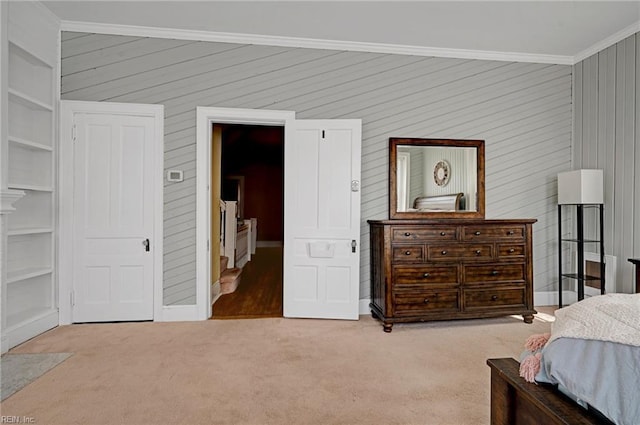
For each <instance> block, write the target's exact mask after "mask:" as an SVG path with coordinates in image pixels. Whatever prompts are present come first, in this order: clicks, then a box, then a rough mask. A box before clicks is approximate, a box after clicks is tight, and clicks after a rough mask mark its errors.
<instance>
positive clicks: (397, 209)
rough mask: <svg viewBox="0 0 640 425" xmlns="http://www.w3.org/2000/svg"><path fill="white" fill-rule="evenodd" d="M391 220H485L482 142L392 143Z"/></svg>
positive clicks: (419, 141)
mask: <svg viewBox="0 0 640 425" xmlns="http://www.w3.org/2000/svg"><path fill="white" fill-rule="evenodd" d="M390 142H391V143H390V147H391V151H390V160H391V161H392V162H391V163H390V180H391V187H390V201H391V202H390V207H391V211H390V216H391V218H427V217H434V218H438V217H440V218H471V217H478V218H483V217H484V142H483V141H481V140H449V139H446V140H441V139H394V138H392V139H390Z"/></svg>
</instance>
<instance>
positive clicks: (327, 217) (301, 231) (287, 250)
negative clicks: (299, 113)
mask: <svg viewBox="0 0 640 425" xmlns="http://www.w3.org/2000/svg"><path fill="white" fill-rule="evenodd" d="M360 150H361V122H360V120H296V121H292V122H290V123H289V122H288V123H287V126H286V137H285V241H284V297H283V298H284V315H285V317H308V318H330V319H357V318H358V308H359V286H360V282H359V262H360V261H359V260H360V254H359V244H360V191H359V181H360ZM352 182H355V184H356V187H355V189H354V190H352ZM352 244H355V247H352Z"/></svg>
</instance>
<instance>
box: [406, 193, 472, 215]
mask: <svg viewBox="0 0 640 425" xmlns="http://www.w3.org/2000/svg"><path fill="white" fill-rule="evenodd" d="M464 208H465V207H464V193H454V194H452V195H438V196H418V197H417V198H416V199H414V201H413V210H410V211H460V210H464Z"/></svg>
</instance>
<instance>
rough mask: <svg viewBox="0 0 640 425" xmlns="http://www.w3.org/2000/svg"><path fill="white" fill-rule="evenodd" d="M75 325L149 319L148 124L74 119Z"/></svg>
mask: <svg viewBox="0 0 640 425" xmlns="http://www.w3.org/2000/svg"><path fill="white" fill-rule="evenodd" d="M74 123H75V125H76V129H77V130H76V133H77V136H76V141H75V142H74V191H73V194H74V229H73V230H74V253H75V255H74V288H73V290H74V294H75V296H74V299H75V303H74V306H73V321H74V322H99V321H122V320H149V319H152V318H153V277H154V276H153V269H154V258H153V254H152V252H151V251H152V250H153V242H154V241H151V243H150V244H149V250H147V248H146V245H145V241H146V240H147V239H152V235H153V228H154V198H153V196H154V195H153V177H154V174H153V160H154V143H155V137H156V136H155V134H154V118H152V117H144V116H128V115H117V114H98V113H91V114H89V113H77V114H75V116H74Z"/></svg>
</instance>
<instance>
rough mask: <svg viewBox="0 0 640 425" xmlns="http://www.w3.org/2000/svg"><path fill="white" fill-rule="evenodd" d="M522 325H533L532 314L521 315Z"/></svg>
mask: <svg viewBox="0 0 640 425" xmlns="http://www.w3.org/2000/svg"><path fill="white" fill-rule="evenodd" d="M522 318H523V319H524V323H533V314H523V315H522Z"/></svg>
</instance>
